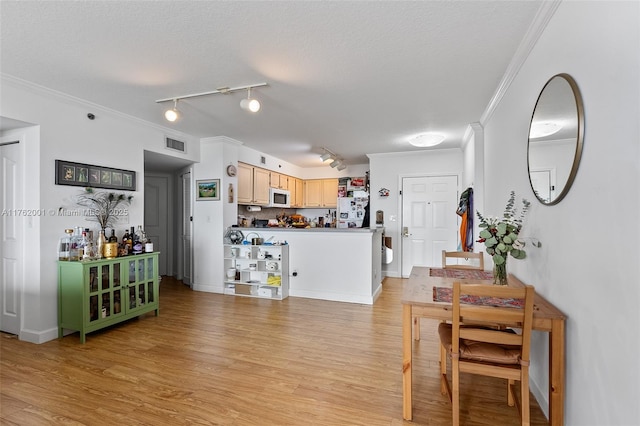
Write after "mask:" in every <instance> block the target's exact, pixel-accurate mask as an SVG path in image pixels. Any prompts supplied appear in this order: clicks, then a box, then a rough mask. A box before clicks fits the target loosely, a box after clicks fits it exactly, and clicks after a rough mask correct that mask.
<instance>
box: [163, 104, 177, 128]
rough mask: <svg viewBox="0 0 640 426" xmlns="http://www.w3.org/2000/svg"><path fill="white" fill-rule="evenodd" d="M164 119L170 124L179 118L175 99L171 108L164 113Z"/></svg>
mask: <svg viewBox="0 0 640 426" xmlns="http://www.w3.org/2000/svg"><path fill="white" fill-rule="evenodd" d="M164 118H166V119H167V121H170V122H172V123H173V122H174V121H176V120H178V119H179V118H180V111H178V100H177V99H174V100H173V108H171V109H168V110H166V111H165V112H164Z"/></svg>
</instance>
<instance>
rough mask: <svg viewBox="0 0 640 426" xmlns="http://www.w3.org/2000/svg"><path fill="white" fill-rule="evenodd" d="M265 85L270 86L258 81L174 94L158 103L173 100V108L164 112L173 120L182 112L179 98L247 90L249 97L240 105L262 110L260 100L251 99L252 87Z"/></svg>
mask: <svg viewBox="0 0 640 426" xmlns="http://www.w3.org/2000/svg"><path fill="white" fill-rule="evenodd" d="M264 86H268V84H267V83H256V84H249V85H246V86H238V87H219V88H217V89H216V90H212V91H210V92H201V93H192V94H190V95H182V96H174V97H171V98H166V99H158V100H157V101H156V103H158V104H159V103H163V102H173V109H170V110H167V111H165V113H164V117H165V118H166V119H167V120H168V121H171V122H173V121H176V120H177V119H178V118H180V112H179V111H178V110H177V108H176V106H177V105H178V101H179V100H182V99H188V98H195V97H199V96H207V95H217V94H223V95H228V94H230V93H233V92H237V91H240V90H246V91H247V94H248V96H247V99H243V100H242V101H240V107H241V108H242V109H244V110H246V111H251V112H257V111H259V110H260V102H259V101H258V100H257V99H251V89H253V88H255V87H264Z"/></svg>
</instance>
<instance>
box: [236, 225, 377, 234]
mask: <svg viewBox="0 0 640 426" xmlns="http://www.w3.org/2000/svg"><path fill="white" fill-rule="evenodd" d="M234 229H239V230H240V231H242V233H243V234H244V235H247V233H249V232H257V233H258V234H260V233H267V232H279V231H292V232H361V233H372V232H376V231H384V228H294V227H291V228H280V227H267V228H242V227H239V228H234Z"/></svg>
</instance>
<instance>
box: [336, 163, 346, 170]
mask: <svg viewBox="0 0 640 426" xmlns="http://www.w3.org/2000/svg"><path fill="white" fill-rule="evenodd" d="M346 168H347V166H346V164H344V163H340V165H339V166H338V167H336V169H337V170H339V171H342V170H344V169H346Z"/></svg>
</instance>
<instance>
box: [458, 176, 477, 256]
mask: <svg viewBox="0 0 640 426" xmlns="http://www.w3.org/2000/svg"><path fill="white" fill-rule="evenodd" d="M456 213H457V214H458V216H460V217H461V221H460V249H461V250H462V251H473V241H474V238H473V188H467V189H466V190H464V192H463V193H462V194H461V195H460V202H459V203H458V209H457V210H456Z"/></svg>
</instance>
